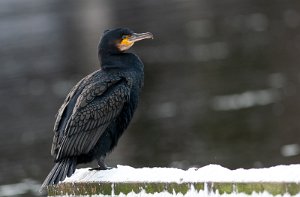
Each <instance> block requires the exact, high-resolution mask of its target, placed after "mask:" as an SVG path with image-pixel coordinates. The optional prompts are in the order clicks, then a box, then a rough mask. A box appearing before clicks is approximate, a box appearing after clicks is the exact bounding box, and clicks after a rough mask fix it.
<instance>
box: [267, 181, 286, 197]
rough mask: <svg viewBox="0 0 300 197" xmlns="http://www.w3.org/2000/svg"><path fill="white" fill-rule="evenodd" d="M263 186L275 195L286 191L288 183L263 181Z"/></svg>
mask: <svg viewBox="0 0 300 197" xmlns="http://www.w3.org/2000/svg"><path fill="white" fill-rule="evenodd" d="M262 187H263V189H264V190H265V191H267V192H269V193H270V194H272V195H274V196H275V195H279V194H281V195H283V194H284V193H286V184H284V183H262Z"/></svg>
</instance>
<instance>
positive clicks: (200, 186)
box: [193, 183, 204, 192]
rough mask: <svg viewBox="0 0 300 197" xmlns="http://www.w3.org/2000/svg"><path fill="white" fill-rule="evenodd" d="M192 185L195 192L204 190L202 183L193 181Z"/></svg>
mask: <svg viewBox="0 0 300 197" xmlns="http://www.w3.org/2000/svg"><path fill="white" fill-rule="evenodd" d="M193 186H194V189H195V190H196V191H197V192H199V191H200V190H204V183H193Z"/></svg>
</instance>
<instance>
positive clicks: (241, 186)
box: [47, 182, 300, 196]
mask: <svg viewBox="0 0 300 197" xmlns="http://www.w3.org/2000/svg"><path fill="white" fill-rule="evenodd" d="M205 184H207V187H208V193H210V192H214V193H216V192H217V191H218V192H219V193H220V194H225V193H226V194H231V193H234V192H238V193H246V194H248V195H250V194H252V193H253V192H256V193H262V192H264V191H266V192H268V193H270V194H272V195H274V196H275V195H283V194H285V193H289V194H291V195H296V194H299V193H300V183H260V182H258V183H205ZM192 186H193V187H194V188H195V190H196V191H198V192H199V191H201V190H204V183H108V182H102V183H61V184H58V185H53V186H49V187H48V188H47V189H48V196H61V195H73V196H79V195H94V194H96V195H97V194H102V195H111V194H112V192H114V194H116V195H119V194H120V193H123V194H128V193H130V192H132V191H133V192H135V193H139V192H141V191H142V190H145V192H146V193H148V194H154V193H156V192H157V193H160V192H163V191H167V192H169V193H170V194H173V193H182V194H183V195H184V194H186V193H187V192H188V191H189V190H190V189H191V188H192Z"/></svg>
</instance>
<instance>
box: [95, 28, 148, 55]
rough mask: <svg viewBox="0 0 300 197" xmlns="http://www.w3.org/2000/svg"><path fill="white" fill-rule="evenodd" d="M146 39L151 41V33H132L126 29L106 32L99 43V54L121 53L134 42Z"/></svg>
mask: <svg viewBox="0 0 300 197" xmlns="http://www.w3.org/2000/svg"><path fill="white" fill-rule="evenodd" d="M148 38H152V39H153V35H152V33H150V32H146V33H134V32H133V31H132V30H130V29H128V28H117V29H111V30H106V31H105V32H104V34H103V36H102V38H101V41H100V43H99V54H101V53H110V54H118V53H122V52H124V51H126V50H128V49H129V48H130V47H132V45H133V44H134V43H135V42H137V41H140V40H144V39H148Z"/></svg>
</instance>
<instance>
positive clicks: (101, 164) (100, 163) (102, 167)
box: [90, 156, 111, 170]
mask: <svg viewBox="0 0 300 197" xmlns="http://www.w3.org/2000/svg"><path fill="white" fill-rule="evenodd" d="M104 159H105V156H101V157H100V158H99V159H97V163H98V167H97V168H91V169H90V170H108V169H111V168H110V167H108V166H107V165H106V164H105V163H104Z"/></svg>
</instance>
